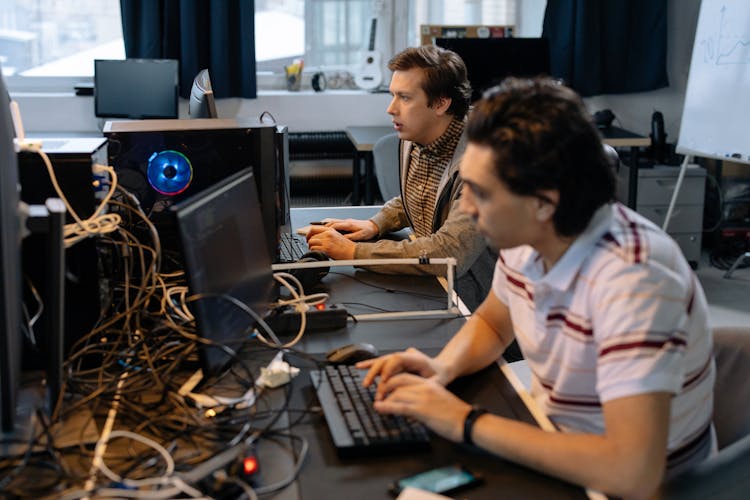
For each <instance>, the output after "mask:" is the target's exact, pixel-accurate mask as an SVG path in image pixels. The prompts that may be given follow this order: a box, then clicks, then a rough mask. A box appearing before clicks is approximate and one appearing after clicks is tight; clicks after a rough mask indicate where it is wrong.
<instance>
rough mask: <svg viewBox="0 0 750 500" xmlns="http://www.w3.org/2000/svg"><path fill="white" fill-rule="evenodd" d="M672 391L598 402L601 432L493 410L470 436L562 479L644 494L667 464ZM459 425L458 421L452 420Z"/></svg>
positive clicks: (626, 495) (628, 494) (658, 480)
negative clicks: (550, 425)
mask: <svg viewBox="0 0 750 500" xmlns="http://www.w3.org/2000/svg"><path fill="white" fill-rule="evenodd" d="M671 399H672V395H671V394H669V393H666V392H656V393H647V394H640V395H635V396H628V397H623V398H619V399H615V400H612V401H608V402H606V403H604V404H603V405H602V410H603V414H604V422H605V429H606V430H605V433H604V434H603V435H601V436H600V435H593V434H576V433H561V432H557V433H550V432H546V431H543V430H541V429H539V428H536V427H533V426H531V425H528V424H525V423H522V422H517V421H514V420H509V419H506V418H502V417H497V416H493V415H485V416H482V417H480V418H479V419H478V420H477V422H476V425H475V426H474V430H473V433H472V436H473V438H474V442H475V443H476V444H477V445H478V446H481V447H482V448H485V449H486V450H488V451H490V452H492V453H495V454H497V455H500V456H502V457H504V458H506V459H508V460H512V461H514V462H518V463H521V464H524V465H526V466H528V467H531V468H534V469H537V470H540V471H542V472H545V473H547V474H550V475H553V476H557V477H559V478H561V479H564V480H566V481H570V482H573V483H576V484H580V485H583V486H586V487H588V488H593V489H595V490H597V491H602V492H604V493H607V494H610V495H615V496H620V497H624V498H647V497H648V496H649V495H651V494H652V493H653V492H654V491H655V490H656V488H657V487H658V485H659V484H660V483H661V481H662V479H663V475H664V470H665V467H666V449H667V436H668V433H669V413H670V402H671ZM456 424H457V426H458V427H459V428H461V430H462V422H456ZM459 439H460V438H459Z"/></svg>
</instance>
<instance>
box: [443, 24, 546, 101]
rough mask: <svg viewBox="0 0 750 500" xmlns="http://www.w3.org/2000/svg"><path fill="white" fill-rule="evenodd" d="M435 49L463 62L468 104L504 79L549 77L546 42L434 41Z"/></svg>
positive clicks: (526, 39) (471, 39)
mask: <svg viewBox="0 0 750 500" xmlns="http://www.w3.org/2000/svg"><path fill="white" fill-rule="evenodd" d="M435 45H437V46H439V47H443V48H445V49H449V50H452V51H453V52H455V53H456V54H458V55H459V56H461V58H462V59H463V60H464V64H466V70H467V72H468V77H469V82H470V83H471V89H472V93H471V101H472V102H474V101H476V100H477V99H479V98H480V97H482V92H484V91H485V90H486V89H488V88H490V87H492V86H494V85H497V84H498V83H500V82H501V81H502V80H503V79H504V78H506V77H508V76H519V77H533V76H539V75H549V71H550V69H549V65H550V63H549V42H548V41H547V39H546V38H437V39H435Z"/></svg>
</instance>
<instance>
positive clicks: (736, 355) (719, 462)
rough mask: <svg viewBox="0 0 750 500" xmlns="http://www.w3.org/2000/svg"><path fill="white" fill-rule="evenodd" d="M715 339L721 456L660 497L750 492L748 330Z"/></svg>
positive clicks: (722, 332)
mask: <svg viewBox="0 0 750 500" xmlns="http://www.w3.org/2000/svg"><path fill="white" fill-rule="evenodd" d="M713 334H714V358H715V360H716V383H715V385H714V427H715V428H716V437H717V440H718V444H719V453H718V454H717V455H716V456H713V457H711V458H709V459H708V460H706V461H705V462H703V463H702V464H700V465H699V466H697V467H695V468H694V469H692V470H690V471H687V472H685V473H684V474H680V475H678V476H677V477H675V478H673V479H672V480H670V481H669V482H667V483H666V484H665V485H664V487H663V489H662V492H661V493H662V494H661V498H665V499H670V498H674V499H680V500H682V499H693V498H695V499H698V498H701V499H703V498H721V499H722V500H723V499H733V498H747V495H748V491H749V490H750V384H749V382H750V328H747V327H737V328H716V329H714V331H713Z"/></svg>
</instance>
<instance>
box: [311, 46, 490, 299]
mask: <svg viewBox="0 0 750 500" xmlns="http://www.w3.org/2000/svg"><path fill="white" fill-rule="evenodd" d="M388 68H389V69H390V70H391V71H393V77H392V78H391V83H390V91H391V94H392V95H393V99H392V100H391V103H390V105H389V106H388V109H387V110H386V111H387V112H388V114H390V115H391V117H392V121H393V126H394V129H395V130H396V132H398V135H399V138H400V139H401V143H400V147H399V160H400V176H401V196H397V197H396V198H393V199H392V200H388V201H386V203H385V205H384V206H383V208H382V209H381V210H380V212H378V213H377V214H376V215H375V216H373V217H372V218H371V219H369V220H356V219H347V220H331V221H330V222H328V224H327V226H328V227H314V228H313V229H312V230H311V231H310V232H309V233H308V235H307V239H308V245H309V246H310V249H311V250H317V251H322V252H325V253H326V254H327V255H328V256H329V257H331V258H333V259H384V258H402V257H411V258H418V257H422V256H426V257H455V258H456V260H457V269H456V274H457V276H458V280H457V283H456V288H457V291H458V293H459V295H460V296H461V298H462V299H463V301H464V302H465V303H466V304H467V305H468V306H469V307H470V308H471V309H474V308H475V307H476V306H477V305H478V304H479V303H480V302H481V301H482V300H483V299H484V297H485V295H486V294H487V292H488V291H489V289H490V286H491V276H492V269H493V266H494V262H495V259H496V254H495V253H494V252H490V251H489V249H488V248H487V245H486V244H485V242H484V239H483V238H482V236H481V235H480V234H479V232H478V231H477V229H476V226H475V225H474V222H473V221H472V219H471V217H470V216H469V215H467V214H464V213H461V211H460V210H459V209H458V205H459V201H458V198H459V195H460V194H461V181H460V178H459V175H458V166H459V160H460V159H461V156H462V155H463V152H464V149H465V148H466V139H465V137H464V136H463V130H464V125H465V122H466V113H467V111H468V109H469V100H470V97H471V87H470V85H469V81H468V80H467V77H466V66H465V65H464V62H463V60H461V58H460V57H459V56H458V54H456V53H455V52H452V51H450V50H445V49H442V48H439V47H437V46H433V45H429V46H421V47H411V48H407V49H405V50H404V51H402V52H400V53H399V54H397V55H396V56H394V57H393V58H392V59H391V60H390V62H389V63H388ZM405 227H410V228H411V229H412V231H413V234H414V236H415V237H416V238H414V239H411V240H402V241H394V240H390V239H387V238H386V239H383V236H385V235H387V234H389V233H392V232H395V231H398V230H400V229H403V228H405ZM339 231H341V232H344V233H346V234H341V233H339ZM372 270H373V271H375V272H381V273H388V274H436V275H443V274H444V273H445V266H423V265H415V266H404V265H399V266H375V267H373V268H372Z"/></svg>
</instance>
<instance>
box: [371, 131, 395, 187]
mask: <svg viewBox="0 0 750 500" xmlns="http://www.w3.org/2000/svg"><path fill="white" fill-rule="evenodd" d="M398 144H399V140H398V134H397V133H395V132H394V133H393V134H388V135H384V136H383V137H381V138H380V139H378V141H377V142H376V143H375V145H374V146H373V147H372V156H373V160H374V166H375V176H376V177H377V179H378V187H379V188H380V194H381V195H382V196H383V201H388V200H390V199H391V198H395V197H396V196H400V195H401V181H400V179H399V168H398Z"/></svg>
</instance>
